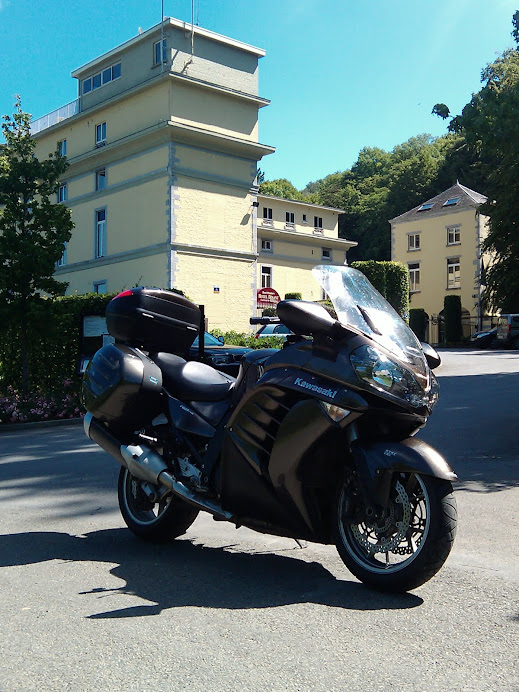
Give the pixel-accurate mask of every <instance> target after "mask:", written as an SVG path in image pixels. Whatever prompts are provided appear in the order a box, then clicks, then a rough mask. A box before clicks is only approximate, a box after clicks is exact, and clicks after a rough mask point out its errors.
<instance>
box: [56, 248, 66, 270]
mask: <svg viewBox="0 0 519 692" xmlns="http://www.w3.org/2000/svg"><path fill="white" fill-rule="evenodd" d="M66 263H67V243H63V253H62V255H61V257H60V258H59V260H58V261H57V262H56V267H63V266H65V264H66Z"/></svg>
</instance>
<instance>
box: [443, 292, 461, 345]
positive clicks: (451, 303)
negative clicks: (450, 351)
mask: <svg viewBox="0 0 519 692" xmlns="http://www.w3.org/2000/svg"><path fill="white" fill-rule="evenodd" d="M443 316H444V319H445V341H446V343H448V344H457V343H460V342H461V340H462V339H461V337H462V328H461V298H460V296H457V295H449V296H445V298H444V299H443Z"/></svg>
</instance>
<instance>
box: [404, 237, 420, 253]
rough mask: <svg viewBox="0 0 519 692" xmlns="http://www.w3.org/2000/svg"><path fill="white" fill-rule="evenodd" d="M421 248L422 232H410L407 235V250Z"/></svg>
mask: <svg viewBox="0 0 519 692" xmlns="http://www.w3.org/2000/svg"><path fill="white" fill-rule="evenodd" d="M419 249H420V234H419V233H409V235H408V236H407V251H408V252H411V251H413V250H419Z"/></svg>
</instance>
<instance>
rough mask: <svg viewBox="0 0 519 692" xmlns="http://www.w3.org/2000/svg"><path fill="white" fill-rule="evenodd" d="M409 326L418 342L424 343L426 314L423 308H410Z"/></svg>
mask: <svg viewBox="0 0 519 692" xmlns="http://www.w3.org/2000/svg"><path fill="white" fill-rule="evenodd" d="M409 326H410V327H411V329H412V330H413V332H414V333H415V334H416V336H417V338H418V340H419V341H425V330H426V327H427V314H426V312H425V310H424V309H423V308H411V309H410V310H409Z"/></svg>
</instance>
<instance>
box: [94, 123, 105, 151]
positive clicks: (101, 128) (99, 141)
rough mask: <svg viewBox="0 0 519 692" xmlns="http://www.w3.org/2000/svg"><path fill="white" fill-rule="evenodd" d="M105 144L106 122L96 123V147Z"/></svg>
mask: <svg viewBox="0 0 519 692" xmlns="http://www.w3.org/2000/svg"><path fill="white" fill-rule="evenodd" d="M103 144H106V123H99V124H98V125H96V147H100V146H101V145H103Z"/></svg>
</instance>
